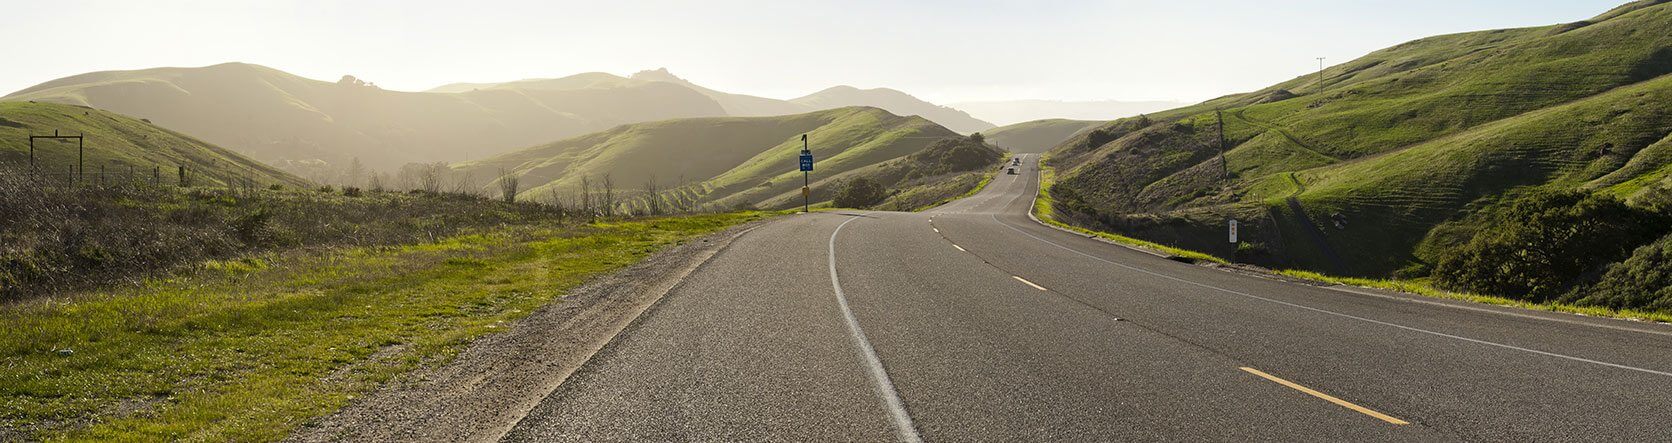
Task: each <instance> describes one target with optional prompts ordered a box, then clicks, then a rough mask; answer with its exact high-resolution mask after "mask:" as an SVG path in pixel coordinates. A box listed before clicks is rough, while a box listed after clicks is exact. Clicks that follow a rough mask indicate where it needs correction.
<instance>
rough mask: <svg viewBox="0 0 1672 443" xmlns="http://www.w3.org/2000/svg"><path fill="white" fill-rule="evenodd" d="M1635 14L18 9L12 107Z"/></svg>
mask: <svg viewBox="0 0 1672 443" xmlns="http://www.w3.org/2000/svg"><path fill="white" fill-rule="evenodd" d="M1624 2H1625V0H1399V1H1395V0H1377V1H1370V0H1273V1H1250V0H1195V1H1188V2H1183V1H1159V0H1154V1H1129V0H1119V1H964V2H954V1H890V0H843V1H796V0H776V1H732V0H704V1H686V2H665V1H626V0H596V1H590V2H567V1H480V0H453V1H445V2H442V1H426V0H409V1H383V0H355V1H280V0H272V1H237V0H209V1H179V0H160V1H152V0H146V1H135V0H123V1H81V0H0V54H5V59H6V61H5V68H4V69H0V90H4V92H0V94H3V93H9V92H11V91H16V90H18V89H22V88H25V87H28V86H31V85H34V84H37V83H40V82H44V81H47V80H51V79H54V78H58V77H63V76H67V75H73V74H78V73H83V72H89V71H99V70H112V69H138V68H148V67H157V66H205V65H212V64H216V63H222V62H228V61H242V62H249V63H256V64H261V65H266V66H270V67H273V68H277V69H281V70H285V71H289V72H292V73H295V74H299V75H302V76H306V77H310V78H315V79H321V80H335V79H337V78H338V77H340V76H342V75H343V74H353V75H355V76H357V77H360V78H363V79H366V80H368V81H372V82H375V83H377V84H378V85H380V86H382V87H384V88H386V89H398V90H423V89H428V88H431V87H434V86H438V85H441V84H445V83H452V82H490V81H506V80H515V79H522V78H539V77H561V76H565V75H569V74H574V73H579V72H589V71H603V72H610V73H615V74H620V75H627V74H631V73H633V72H636V71H639V70H642V69H654V68H658V67H667V68H668V69H669V70H671V71H672V72H673V73H674V74H676V75H679V76H681V77H684V78H686V79H688V80H691V81H693V82H696V83H697V84H701V85H704V86H708V87H711V88H715V89H719V90H722V91H727V92H738V93H747V94H755V95H761V96H767V97H775V98H793V97H796V96H800V95H804V94H807V93H811V92H814V91H817V90H819V89H823V88H825V87H828V86H833V85H838V84H848V85H853V86H858V87H864V88H870V87H891V88H895V89H900V90H903V91H906V92H908V93H911V94H913V95H916V96H918V97H919V98H923V99H927V100H930V101H934V102H937V103H950V102H959V101H975V100H1011V99H1057V100H1102V99H1117V100H1143V99H1150V100H1181V101H1199V100H1203V99H1207V98H1212V97H1216V96H1219V95H1223V94H1227V93H1233V92H1241V91H1247V90H1252V89H1257V88H1261V87H1264V86H1267V85H1270V84H1272V83H1276V82H1279V81H1283V80H1287V79H1289V78H1292V77H1294V76H1296V75H1301V74H1305V73H1307V72H1310V71H1312V70H1315V69H1316V67H1317V61H1316V60H1315V59H1314V58H1315V57H1327V58H1328V60H1327V61H1328V63H1330V64H1334V63H1339V62H1344V61H1347V60H1350V59H1352V58H1354V57H1358V56H1361V55H1363V54H1365V53H1368V52H1370V51H1374V50H1376V49H1380V48H1384V47H1388V46H1392V45H1394V44H1397V43H1400V42H1403V41H1407V40H1411V39H1415V38H1419V37H1423V36H1428V35H1435V34H1445V33H1454V32H1463V31H1471V30H1482V29H1494V28H1506V27H1522V26H1537V25H1548V24H1556V23H1564V22H1571V21H1577V20H1581V19H1586V18H1590V17H1592V16H1595V15H1597V14H1600V13H1602V12H1603V11H1606V10H1608V9H1609V8H1612V7H1614V6H1617V5H1619V4H1621V3H1624Z"/></svg>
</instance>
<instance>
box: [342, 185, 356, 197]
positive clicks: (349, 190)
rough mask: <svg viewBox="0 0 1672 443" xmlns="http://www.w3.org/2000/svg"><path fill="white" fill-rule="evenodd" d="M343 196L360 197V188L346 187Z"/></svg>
mask: <svg viewBox="0 0 1672 443" xmlns="http://www.w3.org/2000/svg"><path fill="white" fill-rule="evenodd" d="M343 196H345V197H359V196H360V188H356V187H353V186H344V187H343Z"/></svg>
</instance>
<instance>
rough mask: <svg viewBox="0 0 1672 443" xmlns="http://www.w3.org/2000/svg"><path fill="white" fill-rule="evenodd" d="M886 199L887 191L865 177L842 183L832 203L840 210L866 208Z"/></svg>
mask: <svg viewBox="0 0 1672 443" xmlns="http://www.w3.org/2000/svg"><path fill="white" fill-rule="evenodd" d="M887 198H888V191H887V190H885V189H883V188H882V184H880V183H877V181H876V180H872V179H869V178H866V177H857V178H853V179H850V180H848V181H846V182H843V183H842V187H841V188H840V189H838V190H837V191H836V198H835V201H834V203H835V204H836V206H837V207H842V208H867V207H870V206H872V205H875V204H877V203H882V201H883V200H884V199H887Z"/></svg>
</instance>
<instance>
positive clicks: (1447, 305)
mask: <svg viewBox="0 0 1672 443" xmlns="http://www.w3.org/2000/svg"><path fill="white" fill-rule="evenodd" d="M1322 288H1324V289H1329V290H1332V291H1340V292H1346V293H1349V294H1358V295H1363V296H1366V297H1376V298H1383V299H1388V300H1394V301H1402V302H1409V303H1418V304H1424V305H1430V306H1439V307H1443V308H1452V309H1462V310H1465V311H1475V312H1485V313H1488V314H1498V315H1504V316H1510V317H1516V318H1525V319H1528V320H1544V321H1552V322H1556V323H1567V324H1570V325H1579V326H1589V327H1593V328H1602V329H1612V330H1615V331H1625V332H1637V333H1643V334H1652V335H1664V336H1668V337H1672V332H1669V331H1655V330H1648V329H1637V328H1629V327H1625V326H1615V325H1609V324H1601V323H1591V322H1583V321H1578V320H1571V319H1566V318H1560V317H1545V316H1541V315H1532V314H1523V313H1520V312H1512V311H1501V310H1497V309H1488V308H1485V307H1481V306H1468V305H1458V304H1451V303H1441V302H1438V301H1434V300H1423V299H1420V298H1411V297H1397V296H1392V295H1387V294H1377V293H1374V292H1370V291H1366V290H1363V289H1359V288H1356V287H1352V286H1346V285H1337V286H1322Z"/></svg>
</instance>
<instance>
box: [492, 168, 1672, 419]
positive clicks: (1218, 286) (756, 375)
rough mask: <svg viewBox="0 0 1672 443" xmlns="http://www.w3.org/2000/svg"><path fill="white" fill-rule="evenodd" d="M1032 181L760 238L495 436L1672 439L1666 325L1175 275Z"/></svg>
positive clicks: (710, 265)
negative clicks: (918, 208) (1084, 220)
mask: <svg viewBox="0 0 1672 443" xmlns="http://www.w3.org/2000/svg"><path fill="white" fill-rule="evenodd" d="M1032 160H1033V159H1032V158H1027V159H1025V161H1024V165H1023V166H1024V167H1022V168H1018V169H1019V170H1020V171H1019V172H1021V173H1020V174H1017V175H1008V174H1005V175H999V176H997V177H996V178H995V179H994V180H993V181H992V183H991V184H989V185H988V187H987V188H986V189H984V190H983V191H982V192H980V193H977V194H976V195H974V196H971V197H969V198H965V199H962V200H958V201H955V202H952V203H950V204H948V205H945V206H943V207H940V208H937V209H935V210H932V211H929V212H924V213H896V212H859V211H853V212H834V213H817V214H803V215H796V216H790V217H785V218H783V219H780V220H777V221H774V222H771V223H768V224H766V225H764V226H761V227H760V228H758V229H755V230H753V231H751V232H749V233H748V234H747V235H745V236H743V237H741V238H738V239H737V240H735V241H734V242H733V243H732V244H731V245H730V246H729V247H728V248H727V249H725V250H724V251H722V252H720V253H719V254H718V255H716V256H714V257H713V258H712V259H710V260H709V261H708V262H707V263H706V264H704V265H703V266H702V267H701V268H699V269H697V270H696V271H695V272H693V273H692V274H691V275H690V276H689V277H687V278H686V279H685V281H684V282H683V283H681V284H680V285H679V286H678V287H676V288H674V289H673V290H672V291H670V292H669V293H668V294H667V296H666V297H665V298H664V299H662V300H661V301H660V302H659V303H658V304H657V305H656V306H654V307H652V308H651V309H650V310H648V311H646V312H645V313H644V314H643V315H642V316H641V317H639V318H638V320H636V321H635V322H634V323H633V324H632V325H631V326H629V327H628V328H627V329H626V330H625V331H624V332H623V333H622V334H621V335H619V336H618V337H617V338H616V339H615V341H614V342H612V343H610V344H609V345H608V346H606V347H605V348H604V349H603V350H601V351H599V352H598V353H597V354H596V355H594V356H593V357H592V358H591V360H590V361H588V362H587V363H586V364H584V365H583V366H582V367H581V368H580V369H579V370H577V371H576V372H575V373H574V374H573V375H571V376H570V377H569V378H568V379H567V380H566V381H565V382H564V383H563V384H562V385H561V386H559V387H558V388H557V389H556V391H554V392H552V393H551V394H550V395H549V396H547V397H546V398H544V399H543V400H541V401H540V402H539V404H538V405H537V406H535V407H534V408H533V410H532V411H530V412H529V414H528V415H527V416H526V417H523V418H522V419H521V421H519V422H517V424H516V425H515V426H514V428H512V429H511V431H510V432H509V433H508V434H507V435H506V436H505V438H504V439H505V440H509V441H617V440H653V441H692V440H702V441H716V440H725V441H738V440H749V441H758V440H774V441H785V440H791V441H806V440H818V441H828V440H837V441H890V440H896V441H915V440H918V439H921V440H924V441H1017V440H1023V441H1034V440H1075V441H1080V440H1215V441H1245V440H1324V439H1328V440H1347V439H1351V440H1385V441H1445V440H1595V441H1622V440H1665V439H1668V438H1672V428H1668V427H1667V426H1666V424H1665V423H1666V420H1665V417H1666V415H1665V414H1666V411H1668V410H1672V328H1667V327H1664V326H1662V325H1652V324H1642V323H1635V322H1624V321H1614V320H1606V319H1594V318H1586V317H1577V316H1570V315H1563V314H1553V313H1543V312H1529V311H1517V310H1512V309H1507V308H1498V307H1490V306H1481V305H1469V304H1464V303H1460V302H1452V301H1443V300H1432V299H1420V298H1413V297H1409V296H1404V295H1399V294H1387V293H1379V292H1375V291H1368V290H1356V289H1355V290H1352V291H1354V292H1349V291H1346V290H1341V289H1339V288H1324V287H1317V286H1307V285H1297V284H1292V283H1287V282H1282V281H1276V280H1270V279H1265V278H1260V277H1255V276H1248V275H1244V274H1237V273H1230V272H1224V271H1221V270H1217V269H1212V268H1208V267H1203V266H1195V265H1189V264H1184V263H1178V262H1174V261H1169V260H1166V259H1163V258H1159V257H1157V256H1155V255H1152V254H1148V253H1144V252H1140V251H1136V250H1132V249H1128V248H1125V247H1121V246H1116V245H1111V244H1108V243H1104V242H1102V241H1099V240H1095V239H1089V238H1086V237H1084V236H1081V235H1077V234H1072V233H1068V232H1064V231H1061V230H1058V229H1055V228H1051V227H1047V226H1044V225H1041V224H1039V223H1037V222H1035V221H1033V220H1032V219H1030V218H1029V217H1028V215H1027V211H1028V208H1029V207H1031V205H1032V199H1033V195H1034V194H1035V192H1036V191H1037V189H1038V188H1037V186H1038V170H1037V168H1036V165H1035V164H1034V163H1033V161H1032Z"/></svg>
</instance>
